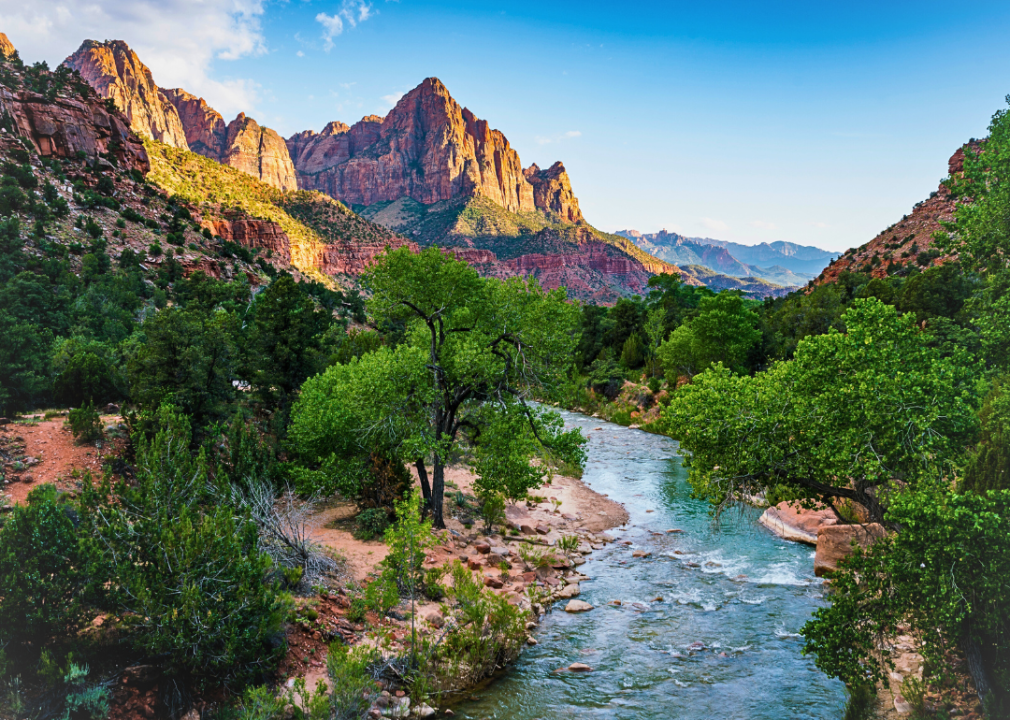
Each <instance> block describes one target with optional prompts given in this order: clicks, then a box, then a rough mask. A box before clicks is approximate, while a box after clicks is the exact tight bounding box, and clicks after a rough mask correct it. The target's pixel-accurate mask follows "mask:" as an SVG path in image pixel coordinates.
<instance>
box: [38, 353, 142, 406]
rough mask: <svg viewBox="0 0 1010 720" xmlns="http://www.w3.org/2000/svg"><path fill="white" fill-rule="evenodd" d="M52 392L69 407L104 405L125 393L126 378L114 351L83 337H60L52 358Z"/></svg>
mask: <svg viewBox="0 0 1010 720" xmlns="http://www.w3.org/2000/svg"><path fill="white" fill-rule="evenodd" d="M52 371H53V374H54V377H53V395H54V397H55V398H56V399H57V400H58V401H59V402H62V403H64V404H65V405H68V406H79V405H82V404H84V403H85V402H88V401H91V402H94V403H96V404H99V405H101V404H105V403H109V402H112V401H114V400H118V399H120V398H121V397H122V396H123V388H124V385H125V380H124V379H123V377H122V373H121V372H120V369H119V367H118V366H117V363H116V357H115V354H114V352H113V350H112V349H111V348H110V347H109V346H108V345H107V344H105V343H101V342H98V341H88V340H84V339H82V338H77V337H75V338H66V339H60V340H57V341H56V342H55V343H54V345H53V357H52Z"/></svg>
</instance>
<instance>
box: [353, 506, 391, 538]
mask: <svg viewBox="0 0 1010 720" xmlns="http://www.w3.org/2000/svg"><path fill="white" fill-rule="evenodd" d="M354 526H355V529H354V537H356V538H358V539H359V540H371V539H372V538H374V537H379V536H380V535H383V534H385V532H386V528H388V527H389V515H388V513H387V512H386V511H385V510H382V509H380V508H368V509H367V510H362V511H361V512H360V513H358V517H356V518H355V519H354Z"/></svg>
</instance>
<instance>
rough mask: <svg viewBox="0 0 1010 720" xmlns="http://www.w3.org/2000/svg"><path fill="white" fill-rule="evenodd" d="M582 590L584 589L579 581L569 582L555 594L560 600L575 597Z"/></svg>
mask: <svg viewBox="0 0 1010 720" xmlns="http://www.w3.org/2000/svg"><path fill="white" fill-rule="evenodd" d="M581 592H582V590H581V588H580V587H579V584H578V583H569V584H568V585H565V586H564V587H563V588H561V589H560V590H558V591H557V593H555V596H556V597H557V598H558V599H559V600H565V599H568V598H573V597H575V596H576V595H578V594H579V593H581Z"/></svg>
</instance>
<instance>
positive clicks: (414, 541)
mask: <svg viewBox="0 0 1010 720" xmlns="http://www.w3.org/2000/svg"><path fill="white" fill-rule="evenodd" d="M385 540H386V545H388V546H389V553H388V554H387V555H386V557H385V559H384V560H383V561H382V567H383V577H384V578H385V579H387V580H390V581H392V582H393V583H395V586H396V587H398V588H399V589H400V592H401V593H403V594H405V595H407V596H409V597H416V595H417V593H420V592H423V590H424V581H425V575H424V569H423V568H422V566H421V565H422V563H423V562H424V557H425V551H426V550H428V549H429V548H432V547H434V546H435V545H437V544H438V538H437V537H436V536H435V535H434V534H433V533H432V531H431V520H430V519H429V520H423V521H422V520H421V498H420V495H418V493H417V491H416V490H413V491H411V492H410V493H408V494H407V495H405V496H404V497H403V499H402V500H400V501H399V502H397V503H396V522H395V523H394V524H393V525H391V526H390V527H389V528H387V529H386V537H385Z"/></svg>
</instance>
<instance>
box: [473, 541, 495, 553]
mask: <svg viewBox="0 0 1010 720" xmlns="http://www.w3.org/2000/svg"><path fill="white" fill-rule="evenodd" d="M473 548H474V550H476V551H477V552H479V553H480V554H481V555H487V554H488V553H489V552H491V546H490V545H488V544H487V543H484V542H479V543H476V544H475V545H474V546H473Z"/></svg>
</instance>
